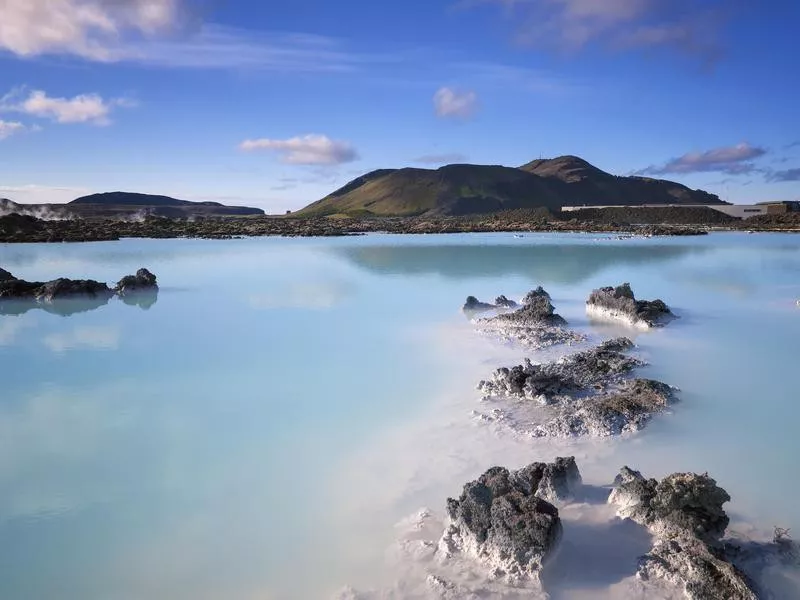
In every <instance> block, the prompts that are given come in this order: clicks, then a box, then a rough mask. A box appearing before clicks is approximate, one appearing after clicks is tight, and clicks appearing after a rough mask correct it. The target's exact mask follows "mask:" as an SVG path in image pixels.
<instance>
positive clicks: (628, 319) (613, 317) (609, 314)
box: [586, 302, 653, 330]
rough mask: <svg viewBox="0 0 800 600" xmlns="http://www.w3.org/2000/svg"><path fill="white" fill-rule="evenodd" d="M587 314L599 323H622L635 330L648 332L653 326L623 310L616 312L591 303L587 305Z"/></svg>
mask: <svg viewBox="0 0 800 600" xmlns="http://www.w3.org/2000/svg"><path fill="white" fill-rule="evenodd" d="M586 314H587V315H589V316H590V317H593V318H595V319H597V320H599V321H609V322H622V323H624V324H626V325H628V326H629V327H633V328H635V329H641V330H648V329H652V328H653V326H652V325H651V324H650V323H648V322H647V321H645V320H643V319H639V318H637V317H632V316H631V315H629V314H628V313H625V312H622V311H621V310H614V309H610V308H606V307H605V306H599V305H597V304H593V303H590V302H587V303H586Z"/></svg>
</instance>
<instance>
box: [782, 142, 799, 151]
mask: <svg viewBox="0 0 800 600" xmlns="http://www.w3.org/2000/svg"><path fill="white" fill-rule="evenodd" d="M792 148H800V140H797V141H796V142H792V143H791V144H786V146H785V147H784V150H791V149H792Z"/></svg>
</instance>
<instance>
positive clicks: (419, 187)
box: [294, 155, 726, 217]
mask: <svg viewBox="0 0 800 600" xmlns="http://www.w3.org/2000/svg"><path fill="white" fill-rule="evenodd" d="M643 204H664V205H667V204H676V205H688V204H703V205H705V204H726V203H725V202H723V201H722V200H720V199H719V197H718V196H716V195H714V194H710V193H708V192H705V191H703V190H692V189H690V188H689V187H687V186H685V185H683V184H680V183H676V182H674V181H668V180H664V179H651V178H647V177H638V176H624V175H612V174H611V173H607V172H605V171H603V170H601V169H599V168H598V167H596V166H594V165H592V164H591V163H589V162H588V161H586V160H584V159H582V158H580V157H578V156H573V155H565V156H559V157H556V158H553V159H537V160H534V161H531V162H529V163H526V164H524V165H522V166H520V167H506V166H502V165H472V164H452V165H444V166H442V167H439V168H437V169H421V168H417V167H405V168H401V169H378V170H375V171H371V172H369V173H365V174H364V175H361V176H360V177H357V178H355V179H354V180H352V181H350V182H348V183H347V184H345V185H344V186H342V187H340V188H339V189H337V190H335V191H334V192H332V193H330V194H328V195H327V196H325V197H324V198H322V199H321V200H317V201H316V202H313V203H311V204H309V205H308V206H306V207H304V208H303V209H301V210H299V211H297V212H296V213H294V214H295V216H300V217H302V216H326V215H332V214H347V215H352V216H385V217H388V216H397V217H403V216H420V215H425V216H437V217H438V216H461V215H466V214H487V213H493V212H498V211H502V210H513V209H519V208H545V209H548V210H550V211H560V209H561V207H562V206H609V205H612V206H616V205H622V206H640V205H643Z"/></svg>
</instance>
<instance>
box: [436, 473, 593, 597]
mask: <svg viewBox="0 0 800 600" xmlns="http://www.w3.org/2000/svg"><path fill="white" fill-rule="evenodd" d="M579 484H580V473H579V472H578V467H577V465H576V464H575V459H574V458H559V459H557V460H556V462H554V463H551V464H544V463H534V464H532V465H529V466H527V467H525V468H523V469H520V470H518V471H509V470H508V469H505V468H503V467H494V468H492V469H489V470H488V471H486V473H484V474H483V475H481V476H480V477H479V478H478V480H477V481H472V482H469V483H467V484H466V485H465V486H464V490H463V492H462V493H461V495H460V496H459V498H458V499H453V498H448V500H447V516H448V519H449V522H448V525H447V528H446V530H445V533H444V535H443V536H442V538H441V540H440V542H439V552H440V554H441V557H442V558H443V559H447V558H449V557H452V556H453V555H454V554H457V553H463V554H466V555H468V556H471V557H473V558H475V559H477V560H479V561H481V562H482V563H484V564H485V565H486V566H487V567H488V568H489V569H490V571H491V573H492V576H493V577H495V578H498V577H504V578H507V579H509V580H510V581H512V582H513V581H519V580H526V579H528V580H534V581H538V580H539V572H540V570H541V568H542V565H543V564H544V563H545V562H546V560H547V558H548V557H549V556H550V555H551V554H552V553H553V551H554V550H555V549H556V546H557V545H558V542H559V540H560V538H561V520H560V519H559V516H558V509H557V508H556V507H555V506H553V505H552V504H551V503H550V502H548V501H547V500H545V499H544V498H549V499H552V500H560V499H564V498H566V497H568V496H569V495H571V494H572V493H573V492H574V489H575V487H576V486H577V485H579Z"/></svg>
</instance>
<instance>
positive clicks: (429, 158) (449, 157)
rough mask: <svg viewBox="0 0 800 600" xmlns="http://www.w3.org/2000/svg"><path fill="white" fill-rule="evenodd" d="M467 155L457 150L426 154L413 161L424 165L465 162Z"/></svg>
mask: <svg viewBox="0 0 800 600" xmlns="http://www.w3.org/2000/svg"><path fill="white" fill-rule="evenodd" d="M466 160H467V157H466V156H464V155H463V154H459V153H457V152H453V153H449V154H425V155H423V156H418V157H417V158H415V159H413V160H412V162H415V163H419V164H423V165H443V164H447V163H463V162H465V161H466Z"/></svg>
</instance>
